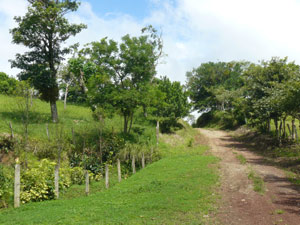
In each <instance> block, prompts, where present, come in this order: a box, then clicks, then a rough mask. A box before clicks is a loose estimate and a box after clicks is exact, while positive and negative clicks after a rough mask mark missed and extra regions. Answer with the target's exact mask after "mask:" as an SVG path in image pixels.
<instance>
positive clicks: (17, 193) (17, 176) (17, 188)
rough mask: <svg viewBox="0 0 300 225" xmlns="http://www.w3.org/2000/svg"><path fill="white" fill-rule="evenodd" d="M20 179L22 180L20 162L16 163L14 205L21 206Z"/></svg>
mask: <svg viewBox="0 0 300 225" xmlns="http://www.w3.org/2000/svg"><path fill="white" fill-rule="evenodd" d="M20 180H21V166H20V164H18V163H17V164H16V165H15V185H14V207H15V208H18V207H20V187H21V184H20Z"/></svg>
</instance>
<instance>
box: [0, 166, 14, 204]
mask: <svg viewBox="0 0 300 225" xmlns="http://www.w3.org/2000/svg"><path fill="white" fill-rule="evenodd" d="M13 186H14V184H13V173H12V170H10V169H9V168H6V167H4V166H3V165H0V208H7V207H8V205H10V204H11V203H12V202H13Z"/></svg>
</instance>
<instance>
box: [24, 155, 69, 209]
mask: <svg viewBox="0 0 300 225" xmlns="http://www.w3.org/2000/svg"><path fill="white" fill-rule="evenodd" d="M54 167H55V163H54V162H51V161H49V160H47V159H43V160H41V161H40V162H38V163H34V165H33V166H32V167H29V168H27V169H26V170H24V171H22V173H21V196H20V198H21V202H22V203H26V202H38V201H43V200H49V199H54V197H55V194H54V189H55V187H54ZM59 175H60V178H59V188H60V190H64V189H66V188H68V187H69V186H70V185H71V173H70V169H69V168H65V167H63V166H62V167H61V168H60V173H59Z"/></svg>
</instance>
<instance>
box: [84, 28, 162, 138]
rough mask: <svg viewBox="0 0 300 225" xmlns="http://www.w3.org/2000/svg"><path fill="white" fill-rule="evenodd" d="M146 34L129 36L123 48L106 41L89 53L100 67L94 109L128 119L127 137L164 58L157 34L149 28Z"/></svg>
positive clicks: (93, 84) (92, 92)
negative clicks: (160, 61) (111, 112)
mask: <svg viewBox="0 0 300 225" xmlns="http://www.w3.org/2000/svg"><path fill="white" fill-rule="evenodd" d="M142 32H143V35H141V36H139V37H130V36H129V35H125V36H124V37H123V38H122V42H121V43H120V44H118V43H117V42H115V41H113V40H109V41H108V40H107V38H104V39H102V40H101V41H100V42H93V43H91V45H90V48H88V49H86V50H85V52H86V54H89V55H90V59H91V60H92V61H93V63H94V64H95V65H96V66H97V67H98V72H97V74H96V75H94V76H92V77H91V79H90V81H89V99H90V102H91V104H92V106H93V107H94V108H95V106H97V107H101V108H104V109H106V110H110V111H112V110H115V111H117V112H119V113H120V114H121V115H122V116H123V118H124V129H123V131H124V133H129V132H130V130H131V127H132V123H133V116H134V113H135V110H136V109H137V108H138V107H141V106H143V103H144V101H143V99H144V98H145V97H146V96H147V95H148V90H149V89H148V87H147V86H148V85H149V84H151V82H152V81H153V79H154V77H155V74H156V65H157V62H158V60H159V58H160V57H161V55H162V42H161V40H160V37H159V36H158V35H157V33H156V30H155V29H153V28H152V27H151V26H149V27H147V28H145V29H143V30H142ZM146 32H148V33H146Z"/></svg>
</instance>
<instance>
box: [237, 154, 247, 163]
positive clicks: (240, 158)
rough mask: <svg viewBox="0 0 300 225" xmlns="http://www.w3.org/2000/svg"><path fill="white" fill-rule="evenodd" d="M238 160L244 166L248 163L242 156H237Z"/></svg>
mask: <svg viewBox="0 0 300 225" xmlns="http://www.w3.org/2000/svg"><path fill="white" fill-rule="evenodd" d="M236 158H237V159H238V160H239V161H240V163H241V164H243V165H245V164H246V163H247V160H246V158H245V157H244V156H243V155H241V154H239V155H237V156H236Z"/></svg>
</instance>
